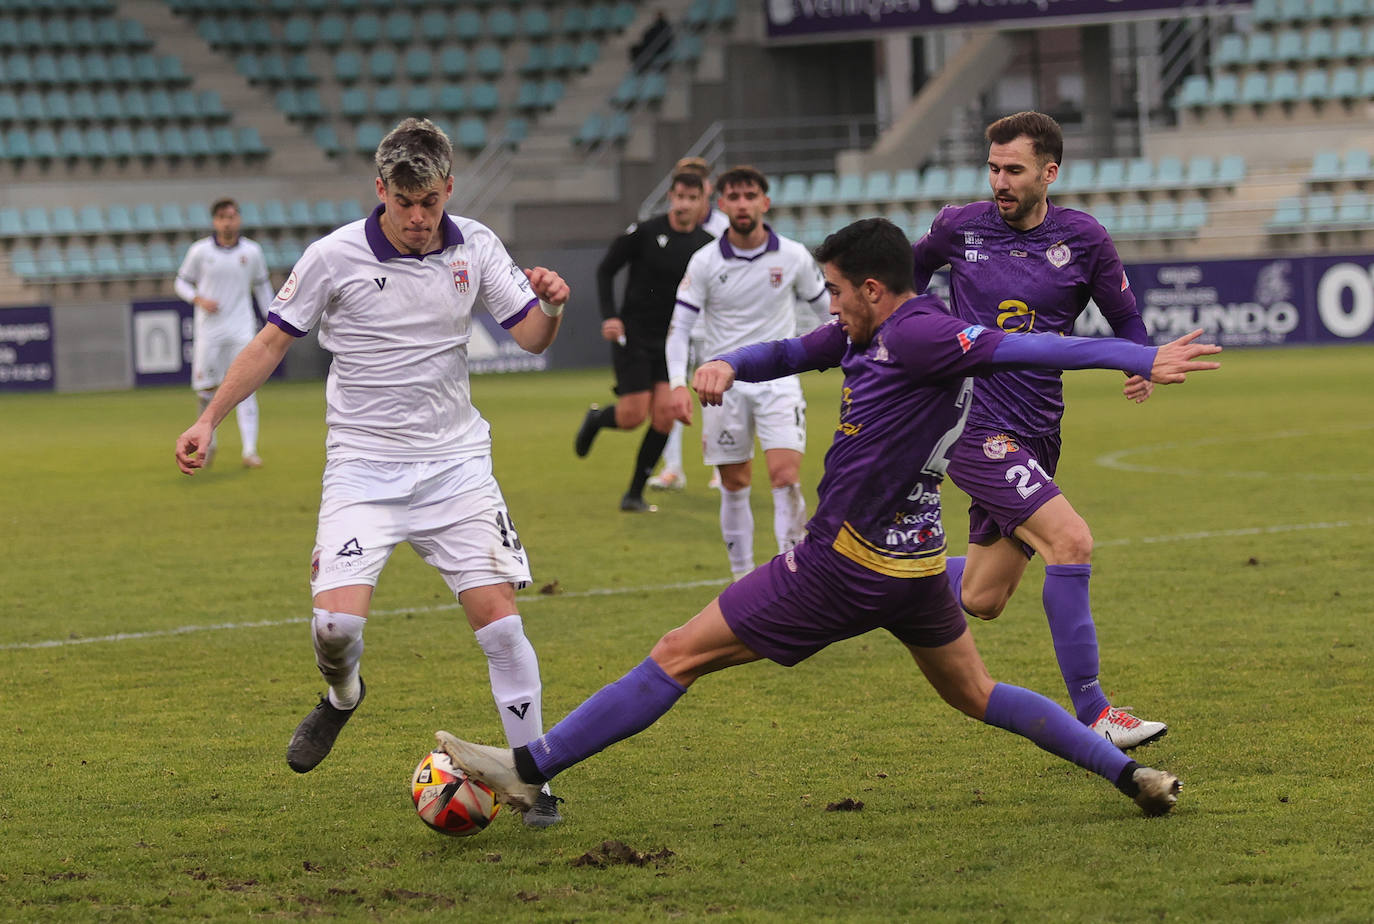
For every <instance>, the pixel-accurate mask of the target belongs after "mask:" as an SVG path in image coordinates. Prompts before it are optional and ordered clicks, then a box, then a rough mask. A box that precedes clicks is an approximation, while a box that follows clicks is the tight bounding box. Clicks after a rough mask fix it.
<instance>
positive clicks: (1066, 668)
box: [914, 112, 1169, 749]
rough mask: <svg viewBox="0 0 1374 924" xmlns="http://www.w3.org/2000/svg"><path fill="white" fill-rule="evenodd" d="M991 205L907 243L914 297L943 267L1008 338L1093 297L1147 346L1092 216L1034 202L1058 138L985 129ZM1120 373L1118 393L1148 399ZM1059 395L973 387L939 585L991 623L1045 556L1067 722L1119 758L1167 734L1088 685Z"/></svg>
mask: <svg viewBox="0 0 1374 924" xmlns="http://www.w3.org/2000/svg"><path fill="white" fill-rule="evenodd" d="M987 139H988V142H989V145H990V147H989V150H988V178H989V182H990V184H991V186H992V193H993V198H992V200H991V201H984V202H975V203H972V204H970V205H964V206H947V207H946V208H945V209H943V210H942V211H941V212H940V214H939V215H938V216H937V217H936V219H935V222H934V224H932V225H931V228H930V231H929V233H927V234H926V235H925V236H924V237H922V238H921V239H920V240H919V241H917V242H916V245H915V248H914V253H915V260H916V276H915V282H916V290H917V291H923V290H924V289H925V288H926V286H927V285H928V284H929V282H930V277H931V274H932V273H934V272H935V270H937V269H939V268H940V267H941V266H944V265H945V264H948V265H949V268H950V302H951V307H952V308H953V309H954V312H955V314H957V315H958V316H959V317H960V318H962V319H964V320H965V321H969V322H972V323H977V324H981V325H983V326H985V327H989V328H992V329H995V330H1002V331H1007V332H1009V333H1046V334H1071V333H1073V325H1074V321H1075V320H1076V319H1077V318H1078V316H1079V315H1080V314H1081V313H1082V312H1083V309H1084V308H1086V307H1087V304H1088V300H1089V299H1092V300H1093V301H1094V302H1096V304H1097V306H1098V308H1100V309H1101V311H1102V314H1103V316H1104V317H1105V318H1106V319H1107V321H1108V323H1110V324H1111V326H1112V330H1113V331H1114V332H1115V333H1116V335H1117V336H1118V337H1121V338H1124V339H1126V340H1131V341H1134V342H1135V343H1141V344H1143V343H1148V342H1149V338H1148V336H1147V334H1146V332H1145V325H1144V323H1143V322H1142V321H1141V319H1140V313H1139V312H1138V311H1137V310H1136V306H1135V296H1134V295H1133V294H1132V292H1131V288H1130V284H1129V282H1128V281H1127V279H1126V271H1125V269H1124V268H1123V267H1122V265H1121V258H1120V257H1118V256H1117V253H1116V247H1115V246H1113V244H1112V239H1111V238H1110V237H1109V236H1108V235H1107V232H1106V231H1105V230H1103V228H1102V226H1101V225H1100V224H1098V223H1097V221H1096V220H1094V219H1093V217H1092V216H1091V215H1087V214H1085V213H1083V212H1078V211H1074V210H1073V209H1065V208H1060V207H1059V206H1057V205H1055V204H1054V203H1052V202H1050V201H1049V199H1048V198H1047V196H1048V189H1049V185H1050V184H1051V183H1053V182H1054V180H1055V178H1056V177H1057V176H1058V174H1059V161H1060V158H1061V157H1062V155H1063V152H1064V135H1063V132H1062V131H1061V130H1060V128H1059V124H1058V123H1057V122H1055V121H1054V119H1052V118H1050V117H1049V116H1047V115H1044V114H1042V113H1039V112H1018V113H1016V114H1015V115H1010V116H1007V117H1005V118H1002V119H998V120H997V121H996V122H993V123H992V124H991V125H989V126H988V128H987ZM1152 388H1153V385H1152V384H1151V383H1150V381H1149V379H1148V378H1144V377H1141V376H1132V377H1130V378H1128V379H1127V380H1126V385H1125V388H1124V393H1125V395H1126V397H1127V398H1129V399H1131V400H1133V401H1136V402H1137V403H1138V402H1141V401H1144V400H1145V399H1146V398H1148V397H1149V396H1150V391H1151V389H1152ZM1063 414H1064V391H1063V385H1062V384H1061V382H1060V375H1059V370H1058V369H1017V370H1011V371H1006V372H998V373H996V374H994V375H991V376H988V377H986V378H981V379H980V381H979V382H978V387H977V388H976V389H975V390H974V396H973V407H972V409H971V410H970V411H969V418H968V426H967V427H965V428H964V433H963V436H962V437H961V438H960V439H959V441H958V443H957V444H956V445H955V447H954V450H953V452H952V453H951V454H950V460H949V476H950V478H951V479H952V480H953V481H954V483H955V484H956V485H958V486H959V488H960V489H961V490H962V491H964V493H966V494H968V495H969V497H970V498H971V499H972V503H971V504H970V506H969V544H968V555H967V557H958V558H954V557H952V558H950V560H949V569H948V571H947V572H946V573H947V574H948V575H949V582H950V585H951V586H952V587H953V588H954V594H955V597H956V599H958V600H959V601H960V603H961V604H962V605H963V607H964V609H965V611H966V612H968V613H970V614H972V615H974V616H977V617H979V618H980V619H995V618H997V617H998V616H999V615H1001V613H1002V610H1003V609H1005V608H1006V605H1007V603H1008V601H1010V600H1011V595H1012V594H1013V593H1014V592H1015V591H1016V587H1017V585H1018V584H1019V583H1020V582H1021V577H1022V575H1024V574H1025V573H1026V566H1027V565H1028V564H1029V563H1030V556H1031V555H1033V554H1035V553H1039V555H1040V556H1041V557H1042V558H1043V559H1044V560H1045V586H1044V594H1043V600H1044V607H1045V616H1046V617H1047V619H1048V621H1049V626H1050V636H1051V637H1052V639H1053V641H1054V652H1055V656H1056V658H1057V659H1058V661H1059V670H1060V672H1061V673H1062V674H1063V676H1064V685H1065V686H1066V687H1067V688H1068V691H1069V698H1070V700H1072V702H1073V708H1074V712H1075V714H1076V715H1077V716H1078V720H1079V721H1080V722H1082V723H1083V724H1084V725H1088V726H1090V727H1091V728H1092V729H1093V730H1094V731H1096V732H1097V733H1098V734H1100V735H1102V736H1103V737H1104V738H1106V739H1107V740H1108V741H1111V742H1112V743H1113V744H1116V745H1117V746H1118V747H1120V748H1123V749H1126V748H1133V747H1136V746H1137V745H1141V744H1145V743H1146V742H1149V741H1153V740H1155V739H1156V738H1159V737H1161V736H1162V735H1164V734H1165V733H1166V732H1167V731H1168V730H1169V728H1168V726H1167V725H1165V724H1164V723H1163V722H1149V721H1145V720H1142V719H1139V718H1137V717H1136V716H1133V715H1131V714H1130V713H1129V712H1127V711H1126V710H1124V709H1119V708H1114V707H1113V706H1112V705H1111V703H1110V702H1109V701H1108V699H1107V697H1106V695H1105V694H1104V693H1103V692H1102V687H1101V685H1100V683H1099V682H1098V670H1099V665H1100V659H1099V656H1098V650H1097V629H1096V627H1095V626H1094V625H1093V617H1092V608H1091V606H1090V605H1089V601H1088V581H1089V577H1090V576H1091V574H1092V565H1091V564H1090V562H1091V558H1092V547H1093V540H1092V534H1091V533H1090V532H1089V530H1088V524H1087V523H1086V522H1085V521H1084V520H1083V518H1082V517H1081V516H1079V514H1078V512H1077V511H1075V510H1074V509H1073V506H1072V505H1071V504H1070V503H1069V500H1068V498H1066V497H1065V496H1064V495H1063V494H1062V493H1061V492H1060V490H1059V487H1058V485H1056V484H1055V483H1054V480H1053V479H1054V473H1055V469H1056V468H1057V466H1058V463H1059V450H1060V438H1059V420H1060V418H1061V417H1062V416H1063Z"/></svg>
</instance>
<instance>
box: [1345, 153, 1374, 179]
mask: <svg viewBox="0 0 1374 924" xmlns="http://www.w3.org/2000/svg"><path fill="white" fill-rule="evenodd" d="M1372 177H1374V165H1371V163H1370V156H1369V150H1368V149H1366V148H1351V149H1350V150H1348V151H1346V152H1345V157H1344V158H1342V159H1341V179H1343V180H1348V181H1351V182H1355V183H1363V182H1364V181H1365V180H1368V179H1370V178H1372Z"/></svg>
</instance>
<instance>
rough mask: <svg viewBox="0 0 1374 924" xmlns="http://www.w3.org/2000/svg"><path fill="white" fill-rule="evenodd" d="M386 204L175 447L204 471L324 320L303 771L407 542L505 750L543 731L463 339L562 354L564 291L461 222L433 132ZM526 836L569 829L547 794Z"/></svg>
mask: <svg viewBox="0 0 1374 924" xmlns="http://www.w3.org/2000/svg"><path fill="white" fill-rule="evenodd" d="M376 164H377V179H376V187H377V198H378V199H379V200H380V202H381V204H380V205H378V206H377V208H376V209H375V210H374V211H373V212H372V214H371V215H369V216H368V217H367V218H365V219H362V220H360V221H355V222H352V223H351V224H347V225H344V226H343V227H342V228H339V229H338V230H336V231H334V232H333V233H331V234H328V235H326V236H325V237H323V238H322V239H320V240H318V241H316V242H315V243H313V244H311V245H310V246H309V247H308V248H306V251H305V253H304V254H303V255H302V256H301V259H300V261H299V262H298V263H297V264H296V266H295V268H294V269H293V270H292V272H291V276H290V278H289V279H287V281H286V284H285V285H284V286H282V288H281V291H280V292H278V293H277V297H276V300H275V301H273V303H272V309H271V312H270V314H269V315H268V323H267V326H266V327H264V328H263V330H262V332H261V333H259V334H258V336H257V337H256V338H255V339H254V340H253V342H252V343H251V344H249V346H248V348H247V349H245V350H244V351H243V352H242V353H241V354H240V355H239V358H238V359H237V360H235V361H234V364H233V366H231V367H230V369H229V374H228V375H227V376H226V377H225V380H224V384H223V385H222V386H220V389H219V391H218V393H217V394H216V395H215V397H214V399H213V400H212V401H211V402H210V404H209V406H208V407H207V408H206V409H205V411H204V412H202V413H201V415H200V418H199V419H198V420H197V421H196V422H195V424H193V425H192V426H191V428H190V429H188V430H187V431H186V432H185V433H183V434H182V435H181V436H180V437H179V438H178V439H177V451H176V455H177V465H178V466H179V467H180V468H181V470H182V471H183V472H185V473H187V474H192V473H194V471H195V470H196V469H197V468H199V467H201V466H202V465H203V464H204V459H205V448H206V447H207V446H208V445H209V443H210V440H211V437H212V434H213V432H214V427H215V425H216V424H218V423H219V422H220V421H221V420H223V419H224V417H225V415H227V414H228V413H229V409H230V408H232V407H233V406H234V404H235V403H236V402H238V401H240V400H242V399H243V398H245V397H246V396H248V395H249V394H251V393H252V392H253V390H254V389H255V388H257V387H258V385H260V384H262V382H263V381H264V380H265V379H266V378H267V376H268V375H269V374H271V371H272V370H273V369H274V368H275V367H276V365H277V363H278V362H280V361H281V359H282V357H283V356H285V355H286V351H287V348H288V347H290V346H291V344H292V343H293V342H294V341H295V340H296V338H298V337H301V336H304V335H305V332H306V331H308V330H310V329H311V328H312V327H314V326H316V324H318V325H319V330H320V345H321V346H322V347H324V348H325V349H326V350H329V351H330V352H331V353H333V354H334V359H333V362H332V363H331V365H330V368H329V381H328V384H327V386H326V392H325V397H326V411H325V422H326V423H327V424H328V425H329V434H328V437H327V438H326V444H325V453H326V462H325V470H324V489H323V493H322V497H321V499H320V515H319V525H318V529H317V532H316V537H315V549H314V554H313V557H312V559H311V568H310V571H311V574H310V583H311V591H312V593H313V594H314V620H313V622H312V630H313V637H314V645H315V656H316V663H317V664H318V666H319V669H320V673H321V674H322V675H323V676H324V679H325V681H326V682H327V683H328V685H329V693H328V695H327V696H325V697H324V698H322V699H321V701H320V703H319V705H318V706H316V707H315V708H314V709H313V710H312V711H311V712H310V713H309V714H308V715H307V716H306V717H305V718H304V719H303V720H302V721H301V723H300V725H299V726H298V727H297V728H296V732H295V734H294V735H292V737H291V742H290V744H289V745H288V746H287V749H286V762H287V764H288V765H289V766H290V767H291V769H292V770H295V771H296V772H297V773H305V772H307V771H309V770H312V769H314V767H315V766H316V765H318V764H319V763H320V761H322V760H324V758H325V757H326V756H327V755H328V754H329V752H330V749H331V748H332V747H333V746H334V741H335V739H336V738H337V737H338V734H339V731H340V730H341V729H342V728H343V726H344V724H345V723H346V722H347V721H348V720H349V718H350V717H351V716H352V715H353V712H354V710H355V709H356V708H357V707H358V705H359V704H360V703H361V702H362V700H363V697H364V695H365V694H366V688H365V687H364V685H363V680H362V677H361V675H360V674H359V671H358V662H359V659H360V657H361V655H362V650H363V626H364V624H365V622H366V619H367V615H368V609H369V607H370V605H371V602H372V591H373V588H374V587H375V586H376V583H377V579H378V577H379V576H380V575H381V572H382V568H383V566H384V565H385V564H386V561H387V559H388V558H389V557H390V555H391V552H392V550H393V549H395V547H396V546H397V545H398V544H399V543H401V542H409V543H410V545H411V547H412V548H414V549H415V551H416V552H417V553H418V554H419V555H420V557H421V558H423V559H424V560H425V561H426V562H428V563H429V564H430V565H432V566H433V567H434V568H435V569H436V570H438V571H439V573H440V574H441V575H442V576H443V578H444V582H445V583H446V584H448V586H449V588H450V589H451V590H452V591H453V593H454V594H455V595H456V596H457V598H458V602H459V603H460V604H461V605H462V607H463V610H464V612H465V614H466V615H467V618H468V623H469V624H470V625H471V627H472V629H473V631H474V633H475V634H476V637H477V642H478V644H479V645H480V646H481V648H482V651H483V652H484V653H485V654H486V656H487V667H488V674H489V677H490V681H491V689H492V695H493V697H494V698H495V700H496V704H497V708H498V711H499V713H500V716H501V721H502V724H503V726H504V728H505V732H506V737H507V739H508V740H509V741H510V742H512V745H515V744H516V743H519V744H523V743H525V742H526V741H530V740H532V739H534V738H536V737H538V736H539V735H540V734H541V733H542V731H543V717H542V706H541V695H542V686H541V682H540V678H539V662H538V660H537V659H536V657H535V653H534V648H533V647H532V646H531V645H530V643H529V640H528V639H527V638H526V637H525V633H524V627H523V625H522V623H521V619H520V616H519V614H518V611H517V609H516V605H515V591H516V590H517V589H519V588H521V587H524V586H526V585H527V584H528V583H529V582H530V567H529V561H528V553H527V552H526V551H525V548H524V546H523V545H522V544H521V542H520V537H519V535H518V534H517V533H516V531H515V524H514V523H513V522H512V521H511V517H510V513H509V511H508V510H507V508H506V502H505V499H504V498H503V497H502V495H501V489H500V487H499V486H498V485H497V483H496V479H495V478H494V477H493V475H492V471H491V431H490V427H489V426H488V424H487V422H486V421H485V420H484V419H483V418H482V415H481V414H480V413H478V411H477V409H476V408H475V407H473V405H472V398H471V394H470V389H469V384H468V369H467V343H468V338H469V335H470V334H469V332H470V330H471V328H472V325H473V323H474V321H473V319H472V314H473V312H474V311H475V310H477V309H478V308H479V306H480V307H481V308H484V309H485V310H486V311H488V312H490V314H491V315H492V317H494V318H495V319H496V320H497V321H498V322H499V323H500V324H501V326H502V327H504V328H505V329H506V330H508V331H509V332H510V334H511V336H512V337H513V338H514V339H515V342H516V343H518V344H519V345H520V346H521V347H523V348H524V349H526V350H528V351H530V352H531V353H542V352H543V351H544V350H545V349H547V348H548V346H549V345H550V344H551V343H553V340H554V337H555V336H556V335H557V333H558V327H559V323H560V319H561V316H562V314H563V307H564V305H565V304H566V303H567V300H568V294H569V293H568V285H567V283H565V282H564V281H563V279H562V277H560V276H559V275H558V274H557V273H555V272H553V271H552V270H548V269H545V268H543V267H536V268H535V269H533V270H522V269H521V268H520V267H519V266H518V265H517V264H516V263H514V262H513V261H512V260H511V258H510V256H509V254H507V252H506V248H505V246H504V245H503V244H502V243H501V241H500V240H499V239H498V238H497V237H496V235H495V234H493V233H492V231H491V229H489V228H487V227H486V226H484V225H481V224H479V223H477V222H475V221H472V220H471V219H468V218H461V217H459V216H456V215H449V214H447V213H446V212H445V211H444V204H445V203H446V202H447V201H448V199H449V197H450V196H451V195H452V193H453V173H452V167H453V146H452V144H451V143H450V142H449V139H448V137H447V136H446V135H445V134H444V133H443V132H442V131H441V130H440V129H439V128H437V127H436V126H435V125H434V124H433V123H432V122H429V121H427V120H423V119H406V120H405V121H403V122H402V123H401V124H400V125H398V126H397V127H396V128H395V129H393V130H392V131H391V133H390V134H388V135H387V136H386V137H385V138H384V139H382V143H381V144H380V145H379V146H378V148H377V154H376ZM524 820H525V824H527V825H529V826H531V827H547V826H548V825H551V824H555V823H557V822H558V821H559V820H561V816H560V814H559V811H558V806H557V800H556V798H555V797H554V796H553V795H552V794H551V793H549V792H547V791H545V792H544V793H543V794H542V796H541V798H540V799H539V800H538V802H537V804H536V805H533V806H532V807H530V808H529V809H528V810H526V811H525V812H524Z"/></svg>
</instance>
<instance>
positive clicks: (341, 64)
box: [334, 51, 363, 84]
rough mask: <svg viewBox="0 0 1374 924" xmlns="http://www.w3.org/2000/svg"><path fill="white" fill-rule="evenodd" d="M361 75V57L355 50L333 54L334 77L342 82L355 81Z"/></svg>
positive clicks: (349, 82)
mask: <svg viewBox="0 0 1374 924" xmlns="http://www.w3.org/2000/svg"><path fill="white" fill-rule="evenodd" d="M362 76H363V59H362V56H361V55H359V54H358V53H357V52H356V51H340V52H338V53H337V54H335V55H334V78H335V79H336V80H338V81H339V83H342V84H352V83H357V82H358V80H359V79H361V77H362Z"/></svg>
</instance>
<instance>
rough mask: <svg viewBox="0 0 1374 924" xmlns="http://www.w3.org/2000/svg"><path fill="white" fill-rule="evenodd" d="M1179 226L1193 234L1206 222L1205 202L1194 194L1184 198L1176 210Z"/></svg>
mask: <svg viewBox="0 0 1374 924" xmlns="http://www.w3.org/2000/svg"><path fill="white" fill-rule="evenodd" d="M1178 223H1179V228H1180V229H1181V230H1183V231H1185V232H1187V233H1190V234H1195V233H1196V232H1198V231H1200V230H1201V229H1202V228H1203V227H1204V226H1205V225H1206V224H1207V203H1206V201H1205V200H1203V199H1199V198H1197V197H1196V196H1194V197H1192V198H1189V199H1184V200H1183V202H1182V204H1181V205H1180V206H1179V210H1178Z"/></svg>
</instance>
